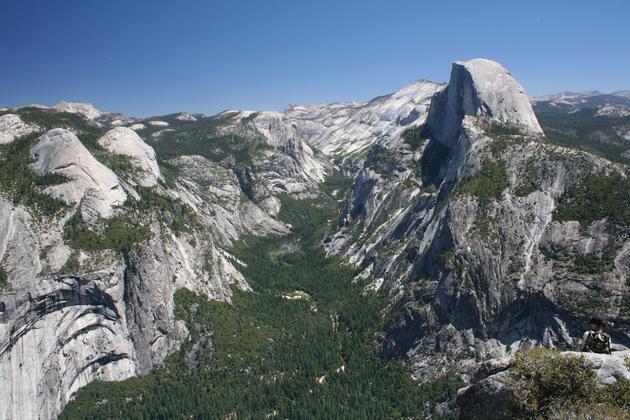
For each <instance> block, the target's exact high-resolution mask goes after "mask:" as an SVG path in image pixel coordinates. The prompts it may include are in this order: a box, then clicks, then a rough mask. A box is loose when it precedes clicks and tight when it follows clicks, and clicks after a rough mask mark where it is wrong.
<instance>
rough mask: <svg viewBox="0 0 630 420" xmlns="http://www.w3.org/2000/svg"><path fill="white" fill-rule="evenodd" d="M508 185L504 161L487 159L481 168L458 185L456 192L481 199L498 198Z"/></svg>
mask: <svg viewBox="0 0 630 420" xmlns="http://www.w3.org/2000/svg"><path fill="white" fill-rule="evenodd" d="M507 187H508V181H507V176H506V171H505V163H504V162H502V161H498V162H493V161H490V160H487V161H485V162H484V163H483V165H482V166H481V169H480V170H479V171H478V172H477V173H475V174H474V175H472V176H471V177H469V178H466V179H465V180H464V181H463V182H462V183H461V184H460V186H459V188H458V192H459V193H462V194H471V195H474V196H475V197H478V198H479V199H481V200H488V199H491V198H499V197H500V196H501V192H503V190H504V189H506V188H507Z"/></svg>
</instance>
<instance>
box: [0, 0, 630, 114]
mask: <svg viewBox="0 0 630 420" xmlns="http://www.w3.org/2000/svg"><path fill="white" fill-rule="evenodd" d="M0 2H1V7H0V104H2V105H17V104H24V103H43V104H53V103H56V102H58V101H60V100H68V101H84V102H91V103H93V104H95V105H96V106H97V107H99V108H101V109H104V110H108V111H118V112H123V113H126V114H128V115H133V116H148V115H158V114H164V113H170V112H176V111H189V112H205V113H216V112H219V111H221V110H224V109H229V108H240V109H264V110H282V109H284V108H285V107H286V106H287V105H288V104H291V103H319V102H329V101H344V100H353V99H354V100H365V99H369V98H371V97H374V96H378V95H382V94H385V93H389V92H392V91H395V90H397V89H399V88H401V87H402V86H404V85H406V84H408V83H410V82H413V81H414V80H417V79H420V78H426V79H429V80H434V81H447V79H448V76H449V72H450V66H451V62H452V61H454V60H462V59H470V58H476V57H484V58H490V59H494V60H497V61H500V62H501V63H502V64H503V65H504V66H505V67H506V68H508V70H510V71H511V72H512V74H513V75H514V76H515V77H516V78H517V80H518V81H519V82H521V84H523V86H524V87H525V89H526V91H527V92H528V93H529V94H531V95H537V94H542V93H549V92H556V91H560V90H589V89H597V90H602V91H612V90H619V89H630V1H629V0H618V1H616V0H610V1H607V0H599V1H596V0H589V1H582V0H572V1H564V0H544V1H538V0H528V1H510V0H503V1H482V0H476V1H475V0H472V1H449V0H439V1H407V0H389V1H384V0H383V1H371V0H352V1H343V0H337V1H328V0H311V1H301V0H290V1H284V0H282V1H280V0H278V1H276V0H258V1H253V0H252V1H236V0H232V1H181V0H179V1H175V0H173V1H163V0H152V1H134V0H127V1H118V0H101V1H98V0H72V1H69V0H54V1H53V0H45V1H34V0H0Z"/></svg>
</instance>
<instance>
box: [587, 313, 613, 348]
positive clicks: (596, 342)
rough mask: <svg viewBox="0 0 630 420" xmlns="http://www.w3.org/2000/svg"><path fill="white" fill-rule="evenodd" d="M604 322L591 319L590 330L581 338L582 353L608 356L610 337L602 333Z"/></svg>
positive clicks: (604, 326)
mask: <svg viewBox="0 0 630 420" xmlns="http://www.w3.org/2000/svg"><path fill="white" fill-rule="evenodd" d="M604 328H606V321H604V320H602V319H599V318H592V319H591V329H590V330H589V331H586V332H585V333H584V336H583V337H582V351H584V352H589V353H602V354H610V336H609V335H608V334H606V333H605V332H604Z"/></svg>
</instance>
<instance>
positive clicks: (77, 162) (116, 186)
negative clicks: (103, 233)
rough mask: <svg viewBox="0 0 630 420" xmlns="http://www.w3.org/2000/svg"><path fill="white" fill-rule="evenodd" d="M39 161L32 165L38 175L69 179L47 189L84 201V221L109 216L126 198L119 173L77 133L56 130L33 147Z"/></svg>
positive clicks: (68, 200) (64, 197)
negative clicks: (105, 163)
mask: <svg viewBox="0 0 630 420" xmlns="http://www.w3.org/2000/svg"><path fill="white" fill-rule="evenodd" d="M31 155H32V156H33V158H34V159H35V160H36V162H35V163H33V164H32V165H31V168H32V169H33V170H34V171H35V172H37V173H39V174H58V175H61V176H64V177H66V178H67V179H68V180H67V181H66V182H63V183H60V184H57V185H52V186H49V187H46V189H45V190H44V192H46V193H47V194H50V195H51V196H53V197H55V198H59V199H61V200H63V201H65V202H66V203H69V204H78V203H81V212H82V215H83V217H84V219H85V220H94V219H95V218H98V217H101V218H108V217H111V216H112V215H113V212H114V207H115V206H119V205H121V204H123V203H124V202H125V200H126V199H127V194H126V193H125V191H124V189H123V187H122V185H121V184H120V180H119V179H118V176H116V174H115V173H114V172H112V171H111V170H110V169H109V168H107V167H106V166H105V165H103V164H102V163H100V162H99V161H98V160H96V159H95V158H94V156H92V154H91V153H90V152H89V151H88V150H87V149H86V148H85V146H83V144H81V142H80V141H79V139H78V138H77V136H76V135H74V134H73V133H72V132H70V131H68V130H64V129H53V130H50V131H49V132H47V133H46V134H45V135H43V136H42V137H41V138H40V139H39V141H38V142H37V143H36V144H35V145H34V146H33V147H32V148H31Z"/></svg>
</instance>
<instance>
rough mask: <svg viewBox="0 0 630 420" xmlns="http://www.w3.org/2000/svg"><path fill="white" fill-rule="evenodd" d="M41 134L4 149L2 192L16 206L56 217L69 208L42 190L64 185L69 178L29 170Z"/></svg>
mask: <svg viewBox="0 0 630 420" xmlns="http://www.w3.org/2000/svg"><path fill="white" fill-rule="evenodd" d="M39 135H40V134H38V133H34V134H30V135H28V136H24V137H22V138H19V139H16V140H15V141H13V142H11V143H9V144H4V145H0V165H1V166H2V170H0V189H2V191H4V192H5V193H7V194H8V195H9V197H10V198H11V200H12V201H13V203H15V204H21V205H24V206H27V207H30V208H31V209H33V210H35V211H37V212H38V213H40V214H43V215H54V214H56V213H58V212H59V211H61V210H63V209H65V208H67V206H66V204H65V203H64V202H63V201H61V200H59V199H56V198H52V197H51V196H50V195H48V194H45V193H43V192H42V189H43V188H45V187H47V186H50V185H56V184H61V183H64V182H67V181H68V178H67V177H65V176H64V175H61V174H44V175H39V174H37V173H36V172H35V171H33V170H31V169H30V168H29V164H31V163H32V162H33V159H32V158H31V156H30V149H31V147H32V146H33V144H34V143H35V140H37V138H38V137H39Z"/></svg>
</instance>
